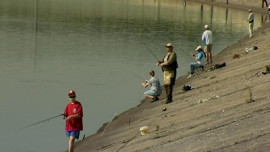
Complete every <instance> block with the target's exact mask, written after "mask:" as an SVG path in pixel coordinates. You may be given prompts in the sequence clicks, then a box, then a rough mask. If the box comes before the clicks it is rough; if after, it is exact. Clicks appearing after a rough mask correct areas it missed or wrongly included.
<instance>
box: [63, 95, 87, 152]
mask: <svg viewBox="0 0 270 152" xmlns="http://www.w3.org/2000/svg"><path fill="white" fill-rule="evenodd" d="M68 96H69V99H70V103H68V104H67V106H66V108H65V112H64V116H65V117H66V127H65V130H66V135H67V137H69V152H74V142H75V138H76V139H79V136H80V131H81V130H83V123H82V117H83V108H82V105H81V103H80V102H79V101H77V100H76V93H75V91H73V90H71V91H69V93H68Z"/></svg>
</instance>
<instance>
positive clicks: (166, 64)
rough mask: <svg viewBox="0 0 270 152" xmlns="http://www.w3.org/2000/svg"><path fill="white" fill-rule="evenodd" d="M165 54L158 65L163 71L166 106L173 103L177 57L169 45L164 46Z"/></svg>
mask: <svg viewBox="0 0 270 152" xmlns="http://www.w3.org/2000/svg"><path fill="white" fill-rule="evenodd" d="M165 47H166V54H165V56H164V58H163V60H162V61H158V65H159V66H160V67H161V69H162V71H163V78H164V88H165V92H166V96H167V101H166V102H165V103H166V104H168V103H171V102H173V100H172V98H173V97H172V93H173V87H174V84H175V79H176V69H177V68H178V64H177V55H176V53H175V52H174V51H173V46H172V44H171V43H168V44H166V45H165Z"/></svg>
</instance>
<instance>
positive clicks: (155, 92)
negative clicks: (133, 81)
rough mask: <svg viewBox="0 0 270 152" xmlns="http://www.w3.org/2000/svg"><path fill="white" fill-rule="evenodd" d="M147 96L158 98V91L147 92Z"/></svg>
mask: <svg viewBox="0 0 270 152" xmlns="http://www.w3.org/2000/svg"><path fill="white" fill-rule="evenodd" d="M144 94H145V95H150V96H158V95H159V94H158V93H157V91H153V90H147V91H145V92H144Z"/></svg>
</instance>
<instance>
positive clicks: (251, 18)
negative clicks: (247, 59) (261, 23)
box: [247, 9, 254, 37]
mask: <svg viewBox="0 0 270 152" xmlns="http://www.w3.org/2000/svg"><path fill="white" fill-rule="evenodd" d="M248 13H249V15H248V19H247V22H248V27H249V28H248V29H249V37H252V36H253V26H254V14H253V13H252V10H251V9H249V10H248Z"/></svg>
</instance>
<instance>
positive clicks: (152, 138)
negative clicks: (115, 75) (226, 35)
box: [75, 0, 270, 152]
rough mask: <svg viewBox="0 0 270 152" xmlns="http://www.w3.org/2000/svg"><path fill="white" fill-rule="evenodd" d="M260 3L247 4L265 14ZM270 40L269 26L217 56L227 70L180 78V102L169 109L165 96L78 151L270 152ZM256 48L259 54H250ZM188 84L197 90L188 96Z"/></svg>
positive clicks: (109, 127) (145, 104) (124, 117)
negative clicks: (269, 69) (185, 87)
mask: <svg viewBox="0 0 270 152" xmlns="http://www.w3.org/2000/svg"><path fill="white" fill-rule="evenodd" d="M193 1H195V0H193ZM198 1H199V0H198ZM202 1H203V2H207V3H212V2H208V1H207V0H202ZM209 1H211V0H209ZM215 1H216V3H218V2H219V3H222V1H221V0H215ZM224 1H225V0H224ZM229 3H230V5H232V6H234V7H241V8H242V6H238V4H240V3H241V1H240V0H235V1H234V0H229ZM257 3H259V4H257V5H258V6H257V5H255V4H253V1H252V2H250V1H249V0H245V5H248V6H254V7H256V8H257V9H258V10H260V11H262V9H260V7H261V1H260V2H257ZM233 4H235V5H233ZM242 4H243V3H242ZM219 5H221V4H219ZM269 39H270V25H269V24H268V23H267V24H265V25H264V26H263V27H261V28H259V29H258V30H256V31H255V33H254V37H252V38H248V37H245V38H243V39H242V40H240V41H239V42H238V43H236V44H233V45H231V46H228V47H227V48H226V49H224V50H223V51H222V52H221V53H219V54H218V55H217V56H215V57H214V63H215V64H217V63H222V62H226V65H227V66H226V67H223V68H220V69H215V70H212V71H210V70H208V69H210V68H211V67H212V66H213V65H214V64H213V65H207V66H206V71H204V72H203V73H202V72H200V71H198V72H197V73H196V76H194V77H192V78H190V79H187V76H182V77H180V78H179V79H178V80H177V84H176V86H175V91H174V102H172V103H170V104H167V105H166V104H164V103H163V102H164V101H165V99H164V95H163V96H162V97H161V100H160V101H158V102H154V103H150V101H144V102H142V104H140V105H138V106H137V107H135V108H133V109H130V110H128V111H126V112H124V113H122V114H121V115H119V116H117V117H116V118H115V119H114V120H113V121H112V122H109V123H107V124H104V126H103V127H102V128H100V130H99V131H98V133H97V134H94V135H92V136H90V137H87V138H85V139H84V140H83V141H80V142H78V143H77V145H76V148H75V151H78V152H89V151H93V152H141V151H144V152H203V151H205V152H210V151H211V152H228V151H231V152H242V151H250V152H257V151H263V152H264V151H265V152H267V151H269V150H270V95H269V91H270V74H266V75H263V74H262V72H263V71H265V66H266V65H270V60H269V57H270V51H269V48H270V43H269ZM252 46H257V47H258V48H259V49H258V50H252V51H249V52H246V51H245V48H247V47H252ZM235 56H238V58H233V57H235ZM184 84H191V85H192V86H193V87H195V88H194V89H193V90H190V91H186V92H184V91H183V90H182V87H183V85H184ZM165 108H166V110H165ZM142 126H148V127H149V132H148V133H147V134H146V135H144V136H142V135H141V134H140V131H139V128H140V127H142Z"/></svg>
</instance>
